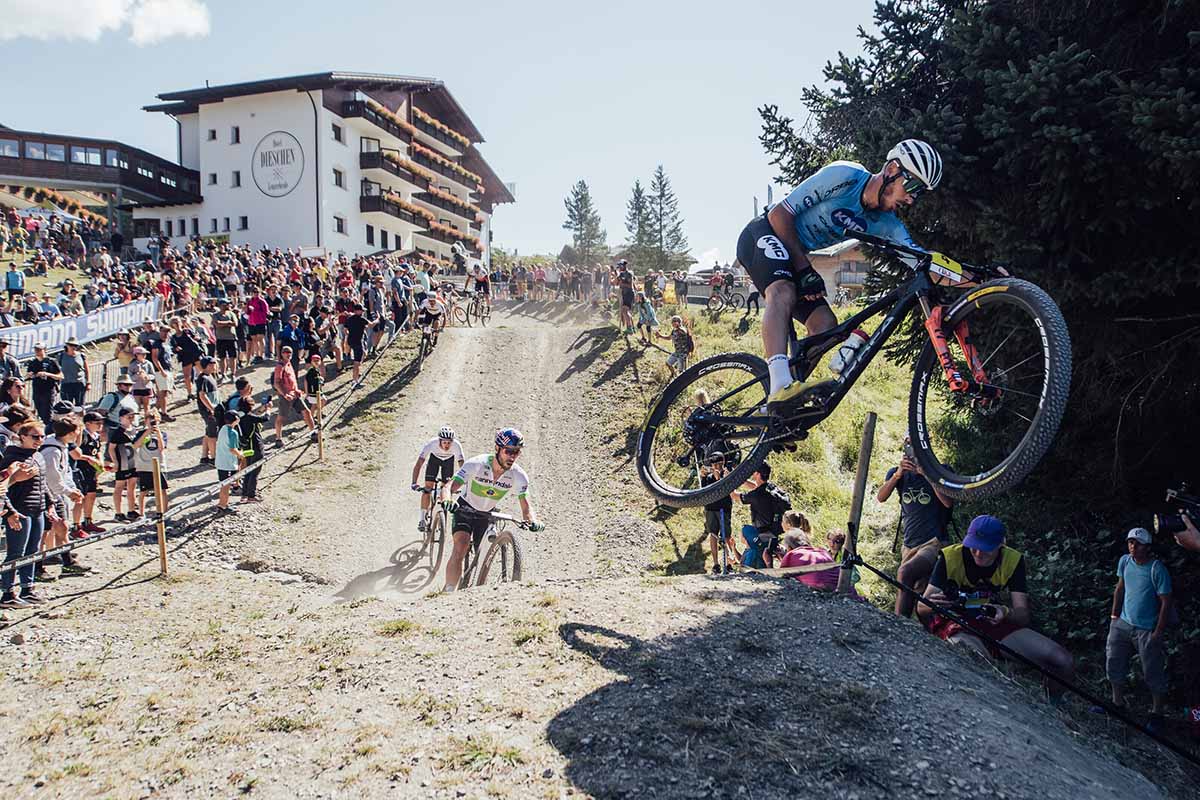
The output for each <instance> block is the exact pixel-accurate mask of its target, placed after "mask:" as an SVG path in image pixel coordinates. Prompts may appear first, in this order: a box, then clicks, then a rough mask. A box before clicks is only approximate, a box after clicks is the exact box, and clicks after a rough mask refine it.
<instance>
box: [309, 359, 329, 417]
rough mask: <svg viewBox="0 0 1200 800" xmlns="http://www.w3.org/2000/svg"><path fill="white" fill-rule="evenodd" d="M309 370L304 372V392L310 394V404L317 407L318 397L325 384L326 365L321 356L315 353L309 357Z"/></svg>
mask: <svg viewBox="0 0 1200 800" xmlns="http://www.w3.org/2000/svg"><path fill="white" fill-rule="evenodd" d="M308 364H309V366H308V371H307V372H305V373H304V393H305V394H307V395H308V405H309V407H311V408H316V407H317V398H318V397H319V396H320V394H321V391H322V389H323V388H324V386H325V367H324V364H323V362H322V360H321V356H320V355H317V354H314V355H312V356H309V358H308Z"/></svg>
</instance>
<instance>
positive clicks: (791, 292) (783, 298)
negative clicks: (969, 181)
mask: <svg viewBox="0 0 1200 800" xmlns="http://www.w3.org/2000/svg"><path fill="white" fill-rule="evenodd" d="M941 179H942V159H941V157H940V156H938V154H937V151H935V150H934V149H933V148H932V147H931V146H929V145H928V144H927V143H925V142H923V141H920V140H918V139H905V140H904V141H902V142H900V143H899V144H897V145H896V146H895V147H893V148H892V149H891V150H890V151H889V152H888V154H887V162H886V163H885V164H884V165H883V167H882V169H880V170H879V172H876V173H874V174H871V173H870V172H868V171H867V169H866V168H865V167H863V166H862V165H861V164H858V163H855V162H853V161H835V162H833V163H832V164H828V165H826V166H824V167H822V168H821V169H820V170H818V171H817V172H816V174H814V175H812V176H811V177H809V178H808V179H807V180H805V181H804V182H803V183H801V184H800V185H799V186H797V187H796V188H795V189H794V190H792V192H791V194H789V195H788V196H787V197H785V198H784V199H783V202H781V203H778V204H776V205H775V206H772V207H771V208H770V209H769V210H768V211H767V213H765V214H764V215H762V216H760V217H757V218H756V219H754V220H753V221H751V222H750V224H749V225H747V226H746V227H745V229H744V230H743V231H742V234H741V236H740V237H739V238H738V244H737V257H738V261H739V262H741V264H742V266H743V267H745V269H746V271H747V272H748V273H749V275H750V278H751V280H753V281H754V286H755V288H757V289H758V291H759V292H761V293H762V295H763V297H764V298H765V299H766V309H765V310H764V311H763V317H762V335H763V351H764V356H765V357H766V359H767V367H768V369H769V370H770V394H769V397H768V405H771V404H775V403H783V402H787V401H789V400H793V399H796V398H797V397H799V396H800V395H801V394H802V393H803V392H804V391H805V390H806V389H808V388H810V387H811V386H812V385H813V384H814V383H815V381H805V382H803V383H801V382H799V381H795V380H794V379H793V377H792V374H791V370H790V369H789V367H788V363H787V362H788V356H787V343H788V332H789V324H790V319H791V318H792V317H794V318H795V319H796V320H797V321H799V322H801V323H803V324H804V325H805V327H806V328H807V329H808V333H809V335H810V336H811V335H814V334H817V333H821V332H823V331H827V330H829V329H830V328H832V327H833V326H834V325H835V324H837V319H836V318H835V317H834V315H833V311H832V310H831V309H830V308H829V303H828V302H827V301H826V300H825V297H824V295H825V281H824V280H823V279H822V278H821V276H820V275H819V274H818V273H817V271H816V270H815V269H813V266H812V264H811V263H810V262H809V260H808V256H807V253H809V252H811V251H813V250H817V249H820V248H822V247H828V246H830V245H833V244H836V243H838V242H842V241H845V240H846V239H849V238H851V237H852V236H853V232H854V231H859V232H865V233H870V234H873V235H875V236H881V237H884V238H887V239H891V240H893V241H896V242H899V243H901V244H904V245H907V246H909V247H917V245H916V243H915V242H913V240H912V237H911V236H909V233H908V230H907V229H906V228H905V227H904V224H903V223H902V222H901V221H900V220H899V218H897V216H896V214H895V212H896V209H898V208H900V207H902V206H909V205H912V203H913V201H914V199H915V198H916V197H917V195H919V194H920V193H921V192H923V191H926V190H930V189H934V188H936V187H937V185H938V183H939V182H940V181H941Z"/></svg>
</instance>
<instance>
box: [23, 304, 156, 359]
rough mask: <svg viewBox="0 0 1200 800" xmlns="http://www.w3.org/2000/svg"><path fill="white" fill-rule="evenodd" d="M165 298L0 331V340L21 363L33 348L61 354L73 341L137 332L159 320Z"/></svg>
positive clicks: (31, 352)
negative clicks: (41, 345) (37, 346)
mask: <svg viewBox="0 0 1200 800" xmlns="http://www.w3.org/2000/svg"><path fill="white" fill-rule="evenodd" d="M161 303H162V298H161V297H159V296H157V295H155V296H154V297H153V298H151V299H149V300H138V301H137V302H134V303H125V304H124V305H119V306H110V307H108V308H101V309H97V310H96V311H93V312H92V313H90V314H84V315H83V316H81V317H60V318H59V319H52V320H48V321H46V322H39V323H37V324H36V325H19V326H17V327H15V328H0V339H3V340H4V341H6V342H8V354H9V355H10V356H12V357H13V358H15V359H17V360H18V361H24V360H25V359H27V358H32V357H33V346H34V345H35V344H44V345H46V349H48V350H61V349H62V346H63V344H64V343H65V342H66V341H67V340H68V339H71V338H75V339H78V340H79V341H80V342H81V343H84V344H86V343H87V342H94V341H96V340H97V339H104V338H106V337H108V336H115V335H116V334H117V332H119V331H120V330H122V329H123V328H136V327H138V326H139V325H141V324H142V323H143V322H145V321H146V320H148V319H150V320H153V319H158V310H159V307H160V305H161Z"/></svg>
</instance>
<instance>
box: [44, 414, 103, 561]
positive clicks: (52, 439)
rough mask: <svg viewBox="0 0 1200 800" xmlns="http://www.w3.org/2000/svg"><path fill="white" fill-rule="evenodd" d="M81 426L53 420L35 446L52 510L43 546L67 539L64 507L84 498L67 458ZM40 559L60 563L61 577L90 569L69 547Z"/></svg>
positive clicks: (56, 544) (66, 421) (68, 531)
mask: <svg viewBox="0 0 1200 800" xmlns="http://www.w3.org/2000/svg"><path fill="white" fill-rule="evenodd" d="M80 427H81V426H80V424H79V423H78V422H77V421H76V420H74V419H71V418H66V419H56V420H54V424H53V426H52V428H53V430H54V435H53V436H48V437H47V438H46V439H45V441H44V442H43V443H42V446H41V448H40V449H39V450H38V452H39V454H40V455H41V456H42V462H43V464H44V469H45V475H46V493H47V495H48V496H49V498H50V508H52V509H53V510H54V513H53V514H52V515H50V529H49V530H48V531H46V532H45V534H44V535H43V537H42V538H43V541H42V545H43V548H42V549H44V550H51V549H53V548H55V547H62V546H63V545H65V544H66V543H67V541H68V538H69V536H70V529H69V527H68V523H69V521H70V519H71V515H70V514H69V513H68V511H67V503H68V502H70V503H75V504H79V503H80V502H81V501H82V500H83V494H82V493H81V492H80V491H79V488H78V487H77V486H76V485H75V479H74V476H73V475H72V473H71V463H70V458H69V456H68V455H67V452H68V450H69V449H70V448H71V447H72V446H73V445H74V444H75V441H76V439H77V438H78V436H79V429H80ZM41 563H42V565H50V564H61V565H62V571H61V572H60V573H59V574H60V575H61V576H63V577H68V576H72V575H86V574H87V573H89V572H91V571H92V570H91V568H90V567H85V566H84V565H83V564H81V563H79V561H78V560H76V558H75V554H74V553H71V552H69V551H68V552H66V553H62V554H61V555H58V556H54V557H52V558H47V559H45V560H43V561H42V562H41ZM39 566H41V565H39Z"/></svg>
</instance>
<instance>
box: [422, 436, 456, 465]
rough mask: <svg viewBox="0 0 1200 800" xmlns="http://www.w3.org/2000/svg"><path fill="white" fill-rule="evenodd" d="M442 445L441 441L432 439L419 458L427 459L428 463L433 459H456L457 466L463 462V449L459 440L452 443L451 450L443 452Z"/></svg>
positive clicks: (423, 448)
mask: <svg viewBox="0 0 1200 800" xmlns="http://www.w3.org/2000/svg"><path fill="white" fill-rule="evenodd" d="M441 443H442V440H441V439H430V440H429V444H427V445H425V446H424V447H422V448H421V455H420V456H419V457H418V458H421V459H425V460H426V461H428V460H429V459H431V458H435V459H437V460H438V461H448V460H450V459H454V463H456V464H457V463H458V462H459V461H462V460H463V458H464V456H463V449H462V445H461V444H459V443H458V439H455V440H453V441H452V442H450V449H449V450H443V449H442V444H441Z"/></svg>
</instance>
